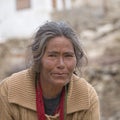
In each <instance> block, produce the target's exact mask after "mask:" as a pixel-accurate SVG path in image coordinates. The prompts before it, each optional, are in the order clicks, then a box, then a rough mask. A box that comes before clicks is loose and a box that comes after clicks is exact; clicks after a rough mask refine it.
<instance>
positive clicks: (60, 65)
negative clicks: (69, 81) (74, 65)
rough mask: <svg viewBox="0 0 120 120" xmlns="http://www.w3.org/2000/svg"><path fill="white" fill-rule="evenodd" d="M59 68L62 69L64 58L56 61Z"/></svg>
mask: <svg viewBox="0 0 120 120" xmlns="http://www.w3.org/2000/svg"><path fill="white" fill-rule="evenodd" d="M57 66H58V67H59V68H61V69H63V68H64V67H65V62H64V58H63V57H60V58H59V60H58V65H57Z"/></svg>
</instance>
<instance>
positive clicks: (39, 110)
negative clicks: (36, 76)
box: [36, 82, 65, 120]
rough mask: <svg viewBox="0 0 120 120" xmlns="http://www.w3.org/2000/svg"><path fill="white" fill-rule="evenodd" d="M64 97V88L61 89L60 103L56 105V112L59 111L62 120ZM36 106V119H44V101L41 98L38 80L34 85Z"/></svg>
mask: <svg viewBox="0 0 120 120" xmlns="http://www.w3.org/2000/svg"><path fill="white" fill-rule="evenodd" d="M64 99H65V89H63V90H62V94H61V98H60V104H59V107H58V108H59V109H58V110H57V112H59V119H60V120H64ZM36 107H37V115H38V120H46V117H45V110H44V103H43V98H42V88H41V85H40V82H38V85H37V87H36ZM55 113H56V111H55Z"/></svg>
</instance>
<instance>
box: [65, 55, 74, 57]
mask: <svg viewBox="0 0 120 120" xmlns="http://www.w3.org/2000/svg"><path fill="white" fill-rule="evenodd" d="M65 57H73V55H65Z"/></svg>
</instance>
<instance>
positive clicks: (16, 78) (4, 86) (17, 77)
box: [0, 69, 29, 95]
mask: <svg viewBox="0 0 120 120" xmlns="http://www.w3.org/2000/svg"><path fill="white" fill-rule="evenodd" d="M28 74H29V72H28V69H26V70H23V71H20V72H17V73H13V74H12V75H11V76H9V77H7V78H5V79H3V80H2V81H1V82H0V94H3V95H5V94H7V91H8V88H9V86H11V85H12V84H15V83H16V84H17V83H18V82H20V81H21V82H22V80H24V79H25V78H26V77H27V76H28Z"/></svg>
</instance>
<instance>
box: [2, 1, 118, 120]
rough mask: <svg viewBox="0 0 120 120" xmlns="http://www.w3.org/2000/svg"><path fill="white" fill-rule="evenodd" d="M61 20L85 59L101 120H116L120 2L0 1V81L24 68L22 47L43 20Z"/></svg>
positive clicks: (87, 77)
mask: <svg viewBox="0 0 120 120" xmlns="http://www.w3.org/2000/svg"><path fill="white" fill-rule="evenodd" d="M51 20H55V21H59V20H64V21H66V22H68V23H69V24H71V26H72V27H73V28H74V29H75V30H76V32H77V33H78V36H79V37H80V39H81V41H82V42H83V46H84V49H85V51H86V53H87V56H88V60H89V62H88V65H87V66H86V67H85V70H84V77H85V78H86V80H88V82H90V83H91V84H92V85H93V86H94V87H95V89H96V91H97V93H98V95H99V99H100V107H101V120H120V0H9V2H8V0H0V81H2V80H3V79H4V78H5V77H8V76H9V75H11V74H12V73H14V72H18V71H20V70H23V69H26V60H25V58H26V48H27V45H28V44H29V42H30V41H31V40H32V38H33V36H34V33H35V32H36V30H37V28H38V27H39V26H40V25H42V24H43V23H45V22H46V21H51Z"/></svg>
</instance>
